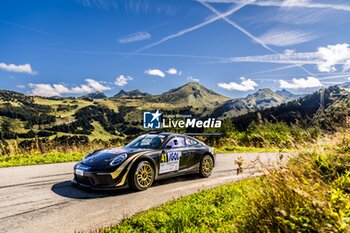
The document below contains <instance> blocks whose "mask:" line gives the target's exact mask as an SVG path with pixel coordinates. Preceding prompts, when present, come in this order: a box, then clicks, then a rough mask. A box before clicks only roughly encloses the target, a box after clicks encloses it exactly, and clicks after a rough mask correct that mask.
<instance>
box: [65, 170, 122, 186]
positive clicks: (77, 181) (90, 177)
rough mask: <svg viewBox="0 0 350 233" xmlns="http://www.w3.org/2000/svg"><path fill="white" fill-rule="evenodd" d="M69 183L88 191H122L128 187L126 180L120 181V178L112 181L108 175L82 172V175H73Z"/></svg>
mask: <svg viewBox="0 0 350 233" xmlns="http://www.w3.org/2000/svg"><path fill="white" fill-rule="evenodd" d="M71 183H72V184H74V185H77V186H81V187H84V188H90V189H100V190H109V189H122V188H127V187H128V182H127V180H122V177H120V178H118V177H117V178H116V179H113V178H112V176H111V174H109V173H98V172H84V175H77V174H75V173H74V179H73V180H71Z"/></svg>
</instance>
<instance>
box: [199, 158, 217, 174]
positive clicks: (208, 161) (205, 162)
mask: <svg viewBox="0 0 350 233" xmlns="http://www.w3.org/2000/svg"><path fill="white" fill-rule="evenodd" d="M213 168H214V160H213V158H212V157H211V156H210V155H204V156H203V157H202V159H201V163H200V167H199V175H200V176H201V177H204V178H207V177H209V176H210V175H211V173H212V171H213Z"/></svg>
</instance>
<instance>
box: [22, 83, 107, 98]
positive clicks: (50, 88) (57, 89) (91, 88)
mask: <svg viewBox="0 0 350 233" xmlns="http://www.w3.org/2000/svg"><path fill="white" fill-rule="evenodd" d="M85 82H86V83H85V84H82V85H80V86H76V87H72V88H69V87H67V86H65V85H63V84H52V85H51V84H44V83H39V84H33V83H30V84H29V85H28V86H29V87H30V88H31V89H32V91H31V94H32V95H38V96H45V97H49V96H61V95H62V94H85V93H92V92H96V91H105V90H110V89H111V88H110V87H108V86H105V85H103V84H102V83H101V82H99V81H96V80H93V79H85Z"/></svg>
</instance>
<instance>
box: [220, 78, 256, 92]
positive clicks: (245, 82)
mask: <svg viewBox="0 0 350 233" xmlns="http://www.w3.org/2000/svg"><path fill="white" fill-rule="evenodd" d="M241 80H242V82H241V83H236V82H230V83H218V86H219V87H221V88H223V89H226V90H229V91H253V90H255V87H257V86H258V84H257V83H256V82H254V81H253V80H251V79H246V78H244V77H241Z"/></svg>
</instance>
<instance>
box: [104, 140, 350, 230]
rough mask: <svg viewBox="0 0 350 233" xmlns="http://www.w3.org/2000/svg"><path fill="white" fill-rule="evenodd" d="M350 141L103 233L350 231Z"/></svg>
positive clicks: (110, 228) (141, 216) (165, 205)
mask: <svg viewBox="0 0 350 233" xmlns="http://www.w3.org/2000/svg"><path fill="white" fill-rule="evenodd" d="M349 148H350V141H349V143H348V144H347V145H344V144H343V145H340V146H339V147H337V148H336V149H335V151H333V152H327V153H325V154H319V153H307V154H302V155H300V156H299V157H298V158H295V159H291V160H290V161H289V163H288V165H287V166H284V167H281V168H280V169H278V170H273V171H269V172H267V174H266V176H264V177H259V178H254V179H251V180H245V181H240V182H237V183H233V184H228V185H224V186H221V187H218V188H214V189H211V190H206V191H202V192H199V193H197V194H193V195H190V196H187V197H184V198H181V199H178V200H174V201H171V202H169V203H166V204H164V205H162V206H160V207H157V208H154V209H151V210H149V211H146V212H142V213H139V214H136V215H135V216H133V217H131V218H129V219H125V220H124V221H122V222H121V223H120V224H119V225H116V226H112V227H108V228H104V229H101V230H100V232H103V233H110V232H349V231H350V156H349V151H350V149H349Z"/></svg>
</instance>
